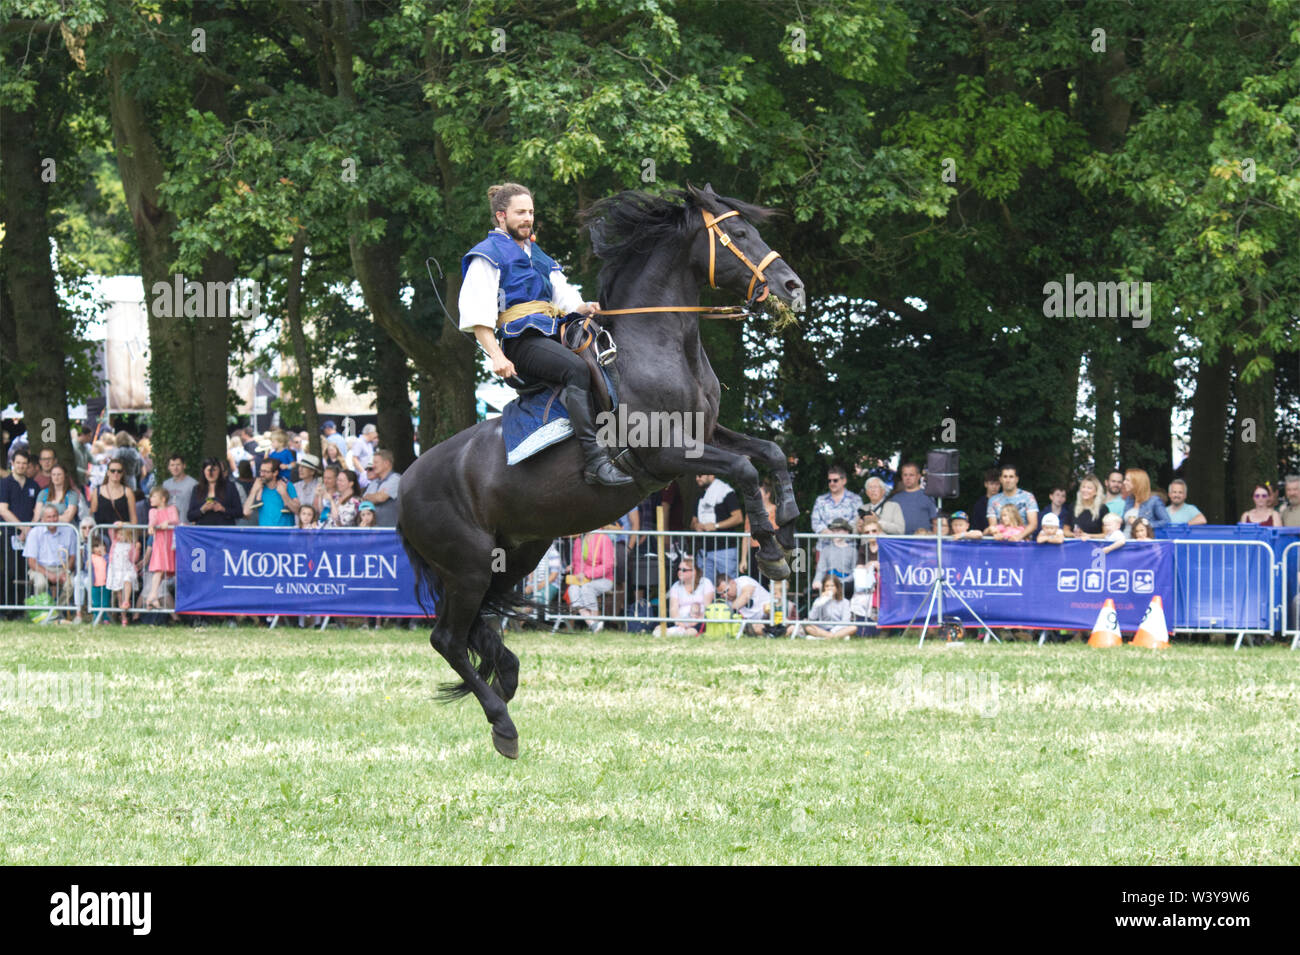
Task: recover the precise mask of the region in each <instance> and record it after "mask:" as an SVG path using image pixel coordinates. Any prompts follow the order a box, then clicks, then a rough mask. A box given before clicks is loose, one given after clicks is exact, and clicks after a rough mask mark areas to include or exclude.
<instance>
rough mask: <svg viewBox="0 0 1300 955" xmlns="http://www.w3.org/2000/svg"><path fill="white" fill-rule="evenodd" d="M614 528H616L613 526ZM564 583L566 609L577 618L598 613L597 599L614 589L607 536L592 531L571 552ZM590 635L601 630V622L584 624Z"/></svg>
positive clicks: (611, 547) (612, 565)
mask: <svg viewBox="0 0 1300 955" xmlns="http://www.w3.org/2000/svg"><path fill="white" fill-rule="evenodd" d="M615 526H617V525H615ZM568 570H569V573H568V576H567V577H566V578H565V583H567V584H568V585H569V605H570V606H572V607H574V608H575V609H576V610H577V611H578V614H579V615H580V616H583V617H590V616H592V615H593V614H595V613H596V610H597V609H598V603H597V598H598V597H599V595H600V594H607V593H609V592H610V591H611V590H613V589H614V543H613V541H611V540H610V538H609V535H608V534H600V533H597V532H595V531H592V532H591V533H590V534H587V535H585V536H584V537H583V538H582V543H581V544H580V545H579V546H578V547H576V548H574V552H573V561H572V562H571V563H570V564H569V568H568ZM587 627H588V629H590V630H591V632H592V633H599V632H600V631H601V630H603V629H605V621H603V620H592V621H589V622H588V623H587Z"/></svg>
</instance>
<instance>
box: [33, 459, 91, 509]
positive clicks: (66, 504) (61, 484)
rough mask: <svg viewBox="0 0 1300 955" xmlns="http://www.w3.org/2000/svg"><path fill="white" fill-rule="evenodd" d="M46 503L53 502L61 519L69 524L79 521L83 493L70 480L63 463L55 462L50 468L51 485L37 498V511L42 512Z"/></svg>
mask: <svg viewBox="0 0 1300 955" xmlns="http://www.w3.org/2000/svg"><path fill="white" fill-rule="evenodd" d="M46 504H53V505H54V506H55V507H56V508H58V511H59V520H60V521H66V522H67V523H69V524H75V523H77V514H78V512H79V511H80V510H81V495H80V494H79V493H78V492H77V489H76V488H75V487H73V486H72V484H71V482H70V481H69V480H68V472H67V470H66V469H65V468H64V467H63V465H62V464H59V463H58V462H55V464H54V466H53V467H52V468H50V486H49V487H47V488H45V489H44V490H42V491H41V493H40V494H39V495H38V496H37V498H36V513H38V514H39V513H40V510H41V508H42V507H44V506H45V505H46Z"/></svg>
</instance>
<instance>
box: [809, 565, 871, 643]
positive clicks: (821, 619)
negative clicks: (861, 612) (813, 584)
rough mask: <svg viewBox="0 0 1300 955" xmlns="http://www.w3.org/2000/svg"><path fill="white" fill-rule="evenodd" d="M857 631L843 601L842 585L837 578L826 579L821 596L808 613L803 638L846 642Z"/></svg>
mask: <svg viewBox="0 0 1300 955" xmlns="http://www.w3.org/2000/svg"><path fill="white" fill-rule="evenodd" d="M857 629H858V628H857V627H856V626H854V624H853V611H852V608H851V607H850V606H849V602H848V601H847V600H845V599H844V585H843V584H842V583H840V579H839V578H838V577H834V576H830V577H827V578H826V579H825V580H823V581H822V595H821V596H820V597H818V598H817V600H816V601H815V602H814V603H813V605H812V609H811V610H809V611H808V621H807V622H806V623H805V624H804V625H803V632H804V636H806V637H807V638H808V639H809V640H847V639H848V638H849V637H851V636H853V634H854V633H855V632H857Z"/></svg>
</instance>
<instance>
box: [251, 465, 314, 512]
mask: <svg viewBox="0 0 1300 955" xmlns="http://www.w3.org/2000/svg"><path fill="white" fill-rule="evenodd" d="M300 507H302V502H301V501H299V500H298V492H297V491H295V490H294V488H293V485H292V484H290V483H289V482H288V481H286V480H284V479H283V478H281V477H280V462H278V461H276V460H274V459H273V458H266V459H265V460H263V461H262V466H261V468H260V469H259V471H258V478H257V480H256V481H254V482H253V488H252V490H250V491H249V492H248V499H247V500H246V501H244V516H245V517H252V516H253V512H254V511H256V512H257V526H258V527H293V526H294V524H295V523H297V521H296V517H297V512H298V508H300Z"/></svg>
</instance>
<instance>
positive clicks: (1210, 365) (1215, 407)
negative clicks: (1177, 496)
mask: <svg viewBox="0 0 1300 955" xmlns="http://www.w3.org/2000/svg"><path fill="white" fill-rule="evenodd" d="M1231 374H1232V368H1231V365H1230V364H1229V362H1228V360H1227V359H1226V358H1225V357H1223V356H1220V357H1219V359H1218V360H1217V361H1213V362H1211V361H1207V360H1206V359H1205V358H1202V359H1201V360H1200V367H1199V368H1198V369H1197V372H1196V394H1195V395H1194V396H1193V397H1192V427H1191V436H1190V438H1189V441H1190V442H1191V451H1190V453H1189V455H1188V458H1187V461H1186V463H1185V464H1184V465H1183V480H1185V481H1186V482H1187V500H1188V501H1190V502H1191V503H1193V504H1195V505H1196V506H1197V507H1199V508H1200V509H1201V511H1202V512H1204V514H1205V519H1206V520H1207V521H1209V522H1210V523H1211V524H1223V523H1226V522H1228V518H1229V514H1228V511H1229V510H1230V509H1229V507H1228V502H1227V482H1226V480H1225V478H1226V474H1225V466H1224V462H1225V461H1226V460H1227V449H1226V448H1225V446H1224V434H1225V431H1226V429H1227V425H1228V391H1229V379H1230V377H1231ZM1236 516H1237V515H1236V514H1232V515H1231V518H1232V519H1233V520H1235V519H1236Z"/></svg>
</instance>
